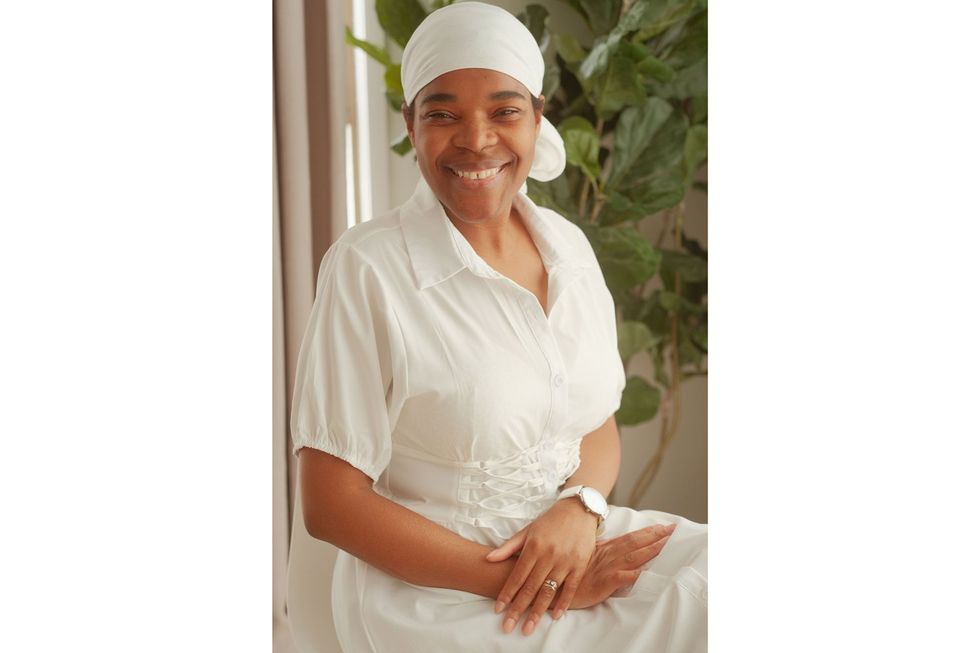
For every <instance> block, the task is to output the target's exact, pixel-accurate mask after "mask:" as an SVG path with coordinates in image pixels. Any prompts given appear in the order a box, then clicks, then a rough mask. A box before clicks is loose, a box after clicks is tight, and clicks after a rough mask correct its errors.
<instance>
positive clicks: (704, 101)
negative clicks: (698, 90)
mask: <svg viewBox="0 0 980 653" xmlns="http://www.w3.org/2000/svg"><path fill="white" fill-rule="evenodd" d="M690 116H691V124H692V125H697V124H700V123H703V122H706V121H707V120H708V96H707V95H698V96H695V97H692V98H691V109H690Z"/></svg>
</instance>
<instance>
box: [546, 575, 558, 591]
mask: <svg viewBox="0 0 980 653" xmlns="http://www.w3.org/2000/svg"><path fill="white" fill-rule="evenodd" d="M544 587H550V588H551V590H552V591H553V592H557V591H558V581H555V580H551V579H550V578H549V579H548V580H546V581H545V582H544Z"/></svg>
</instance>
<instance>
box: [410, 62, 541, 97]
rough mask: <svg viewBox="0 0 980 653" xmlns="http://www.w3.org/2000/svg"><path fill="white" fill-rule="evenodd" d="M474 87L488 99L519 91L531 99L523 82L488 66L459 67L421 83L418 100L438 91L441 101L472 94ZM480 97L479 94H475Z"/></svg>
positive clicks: (517, 93) (512, 95)
mask: <svg viewBox="0 0 980 653" xmlns="http://www.w3.org/2000/svg"><path fill="white" fill-rule="evenodd" d="M474 90H479V92H480V93H481V94H483V95H485V96H486V98H485V99H489V100H495V99H509V98H513V97H515V94H516V95H519V96H520V97H523V98H525V99H530V97H531V92H530V91H529V90H528V89H527V87H526V86H524V84H522V83H521V82H519V81H517V80H516V79H514V78H513V77H511V76H510V75H508V74H506V73H502V72H498V71H496V70H490V69H488V68H460V69H459V70H451V71H449V72H448V73H443V74H442V75H439V76H438V77H436V78H435V79H433V80H432V81H431V82H429V83H428V84H426V85H425V86H423V87H422V90H420V91H419V93H418V95H417V96H416V100H417V101H420V102H423V103H424V102H425V101H426V100H427V99H429V98H430V97H431V96H435V95H438V96H439V97H440V99H441V100H442V101H453V100H450V99H449V97H450V96H452V97H453V98H455V99H459V98H460V97H464V96H470V95H471V94H472V93H473V92H474ZM472 99H480V98H472Z"/></svg>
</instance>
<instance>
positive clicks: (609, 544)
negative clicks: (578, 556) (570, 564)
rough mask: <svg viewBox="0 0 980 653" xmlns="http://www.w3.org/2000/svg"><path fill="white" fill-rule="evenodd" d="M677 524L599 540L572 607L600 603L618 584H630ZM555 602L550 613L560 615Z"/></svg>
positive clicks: (561, 611)
mask: <svg viewBox="0 0 980 653" xmlns="http://www.w3.org/2000/svg"><path fill="white" fill-rule="evenodd" d="M676 526H677V524H670V525H667V526H664V525H661V524H657V525H656V526H651V527H649V528H642V529H640V530H638V531H632V532H630V533H626V534H625V535H620V536H619V537H617V538H614V539H611V540H605V541H602V542H599V543H598V544H597V545H596V549H595V553H594V554H593V555H592V559H591V560H589V566H588V568H587V569H586V571H585V575H584V577H583V578H582V582H581V583H580V584H579V586H578V591H577V592H576V593H575V599H574V600H573V601H572V604H571V606H570V607H571V609H572V610H577V609H580V608H589V607H592V606H593V605H596V604H598V603H602V602H603V601H605V600H606V599H607V598H609V597H610V595H612V593H613V592H615V591H616V590H618V589H619V588H620V587H625V586H628V585H632V584H633V583H635V582H636V579H637V578H639V577H640V574H641V573H642V569H640V567H642V566H643V565H645V564H646V563H648V562H650V561H651V560H653V559H654V558H655V557H657V555H658V554H659V553H660V552H661V551H662V550H663V548H664V545H666V544H667V540H668V539H670V536H671V534H672V533H673V532H674V528H676ZM558 608H559V606H558V605H555V609H554V611H553V612H552V616H553V617H554V618H555V619H560V618H561V615H562V614H563V613H564V610H559V609H558Z"/></svg>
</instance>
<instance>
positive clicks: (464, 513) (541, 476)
mask: <svg viewBox="0 0 980 653" xmlns="http://www.w3.org/2000/svg"><path fill="white" fill-rule="evenodd" d="M578 465H579V442H578V441H573V442H541V443H539V444H537V445H534V446H533V447H530V448H528V449H525V450H524V451H521V452H518V453H517V454H514V455H511V456H507V457H505V458H499V459H495V460H485V461H451V460H443V459H439V458H436V457H433V456H431V455H429V454H426V453H424V452H421V451H417V450H415V449H411V448H409V447H405V446H402V445H397V444H396V445H394V446H393V449H392V457H391V462H390V463H389V465H388V469H387V470H386V471H385V473H384V474H383V475H382V478H381V479H379V483H378V486H379V489H380V490H382V491H383V492H384V494H386V495H387V496H388V497H389V498H390V499H392V500H394V501H397V502H398V503H400V504H402V505H404V506H406V507H408V508H410V509H412V510H414V511H415V512H418V513H419V514H421V515H423V516H425V517H427V518H429V519H431V520H433V521H435V522H437V523H440V524H442V525H443V526H446V527H447V528H450V529H451V530H453V531H456V532H457V533H460V534H461V535H463V536H464V537H469V538H471V539H476V540H478V541H483V542H485V543H488V544H494V545H497V544H499V541H502V540H504V539H507V538H508V537H510V535H512V534H513V533H514V532H515V531H517V530H519V529H520V528H522V527H523V526H524V524H526V523H527V522H528V521H530V520H532V519H534V518H535V517H537V516H538V515H540V514H541V513H542V512H544V511H545V510H547V509H548V508H549V507H550V506H551V504H552V503H553V502H554V500H555V497H556V496H557V495H558V488H559V487H560V486H561V485H562V484H563V483H564V482H565V479H567V478H568V477H569V476H571V475H572V473H573V472H574V471H575V470H576V469H577V468H578ZM474 529H475V530H474Z"/></svg>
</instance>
